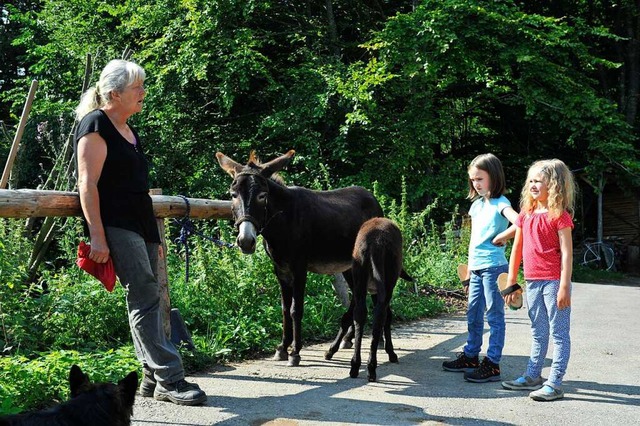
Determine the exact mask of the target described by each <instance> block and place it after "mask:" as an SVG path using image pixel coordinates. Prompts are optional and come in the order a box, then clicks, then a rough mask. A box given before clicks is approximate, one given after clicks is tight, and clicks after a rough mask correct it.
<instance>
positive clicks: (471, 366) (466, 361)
mask: <svg viewBox="0 0 640 426" xmlns="http://www.w3.org/2000/svg"><path fill="white" fill-rule="evenodd" d="M479 365H480V363H479V362H478V355H476V356H474V357H473V358H470V357H468V356H467V355H466V354H465V353H464V352H460V353H459V354H458V355H457V358H456V359H454V360H453V361H445V362H443V363H442V368H443V369H444V370H447V371H456V372H461V371H473V370H475V369H476V368H478V366H479Z"/></svg>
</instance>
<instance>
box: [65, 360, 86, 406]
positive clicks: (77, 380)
mask: <svg viewBox="0 0 640 426" xmlns="http://www.w3.org/2000/svg"><path fill="white" fill-rule="evenodd" d="M89 383H90V382H89V376H87V375H86V374H84V373H83V372H82V370H81V369H80V367H78V366H77V365H75V364H73V365H72V366H71V370H70V371H69V388H70V389H71V398H75V397H76V396H78V394H79V393H80V390H81V389H82V388H83V387H85V386H88V385H89Z"/></svg>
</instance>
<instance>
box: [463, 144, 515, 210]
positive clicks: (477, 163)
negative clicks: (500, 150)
mask: <svg viewBox="0 0 640 426" xmlns="http://www.w3.org/2000/svg"><path fill="white" fill-rule="evenodd" d="M474 167H475V168H476V169H479V170H484V171H485V172H487V174H488V175H489V179H490V180H491V188H490V189H489V196H490V197H491V198H500V196H501V195H503V194H504V193H505V192H506V191H507V184H506V179H505V178H504V170H503V169H502V163H501V162H500V160H499V159H498V157H496V156H495V155H493V154H491V153H488V154H481V155H478V156H477V157H476V158H474V159H473V160H471V163H469V167H468V168H467V171H471V169H472V168H474ZM468 182H469V194H468V195H467V198H469V199H470V200H473V199H474V198H476V197H478V196H479V194H478V192H477V191H476V189H475V188H474V187H473V182H472V181H471V179H469V180H468Z"/></svg>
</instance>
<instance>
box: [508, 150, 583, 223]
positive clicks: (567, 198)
mask: <svg viewBox="0 0 640 426" xmlns="http://www.w3.org/2000/svg"><path fill="white" fill-rule="evenodd" d="M536 176H540V177H541V178H542V181H543V182H544V183H545V185H547V190H548V191H549V197H548V199H547V208H548V210H549V213H548V214H549V217H551V218H558V217H560V215H561V214H562V212H563V211H565V210H566V211H568V212H569V214H570V215H571V216H572V217H573V214H574V206H575V198H576V183H575V180H574V177H573V173H571V170H569V168H568V167H567V165H566V164H564V163H563V162H562V161H561V160H558V159H555V158H554V159H552V160H540V161H536V162H535V163H533V164H532V165H531V167H529V172H528V173H527V180H526V181H525V183H524V186H523V187H522V193H521V194H520V211H523V212H526V213H528V214H529V213H532V212H533V211H534V210H535V209H536V207H537V202H536V201H535V200H534V199H533V197H532V196H531V193H530V192H529V181H530V180H531V179H533V178H534V177H536Z"/></svg>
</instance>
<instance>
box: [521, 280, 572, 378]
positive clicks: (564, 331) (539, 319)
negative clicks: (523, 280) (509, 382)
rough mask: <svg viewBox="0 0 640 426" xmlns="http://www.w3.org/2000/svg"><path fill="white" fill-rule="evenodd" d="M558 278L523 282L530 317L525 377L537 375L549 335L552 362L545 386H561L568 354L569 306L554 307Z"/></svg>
mask: <svg viewBox="0 0 640 426" xmlns="http://www.w3.org/2000/svg"><path fill="white" fill-rule="evenodd" d="M559 288H560V281H559V280H553V281H543V280H541V281H527V291H526V294H527V303H528V305H529V318H530V319H531V335H532V338H533V341H532V344H531V357H530V358H529V363H528V364H527V372H526V373H525V374H526V375H527V376H529V377H532V378H538V377H540V376H541V375H542V368H543V367H544V361H545V358H546V356H547V350H548V349H549V335H551V337H552V338H553V361H552V363H551V372H550V373H549V378H548V379H547V381H546V382H545V385H549V386H551V387H553V388H556V389H558V388H560V387H561V386H562V379H563V377H564V374H565V373H566V371H567V365H568V364H569V356H570V354H571V337H570V335H569V331H570V323H571V307H568V308H565V309H562V310H560V309H558V290H559Z"/></svg>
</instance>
